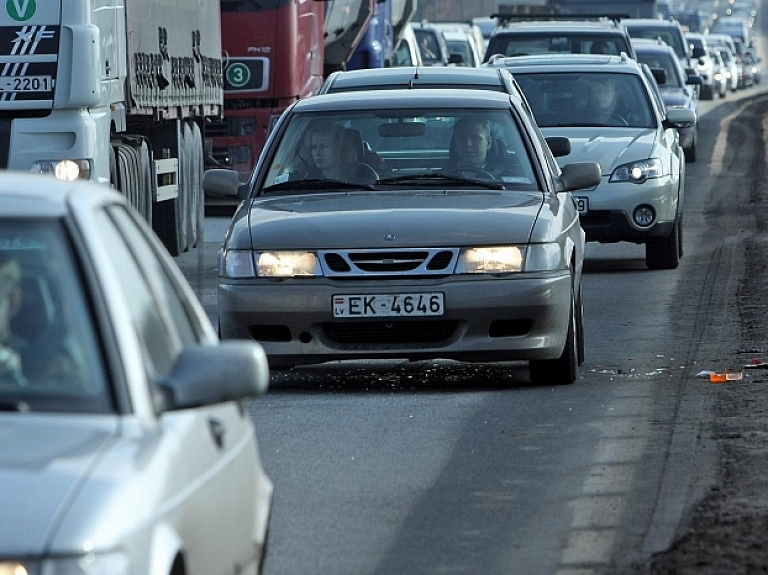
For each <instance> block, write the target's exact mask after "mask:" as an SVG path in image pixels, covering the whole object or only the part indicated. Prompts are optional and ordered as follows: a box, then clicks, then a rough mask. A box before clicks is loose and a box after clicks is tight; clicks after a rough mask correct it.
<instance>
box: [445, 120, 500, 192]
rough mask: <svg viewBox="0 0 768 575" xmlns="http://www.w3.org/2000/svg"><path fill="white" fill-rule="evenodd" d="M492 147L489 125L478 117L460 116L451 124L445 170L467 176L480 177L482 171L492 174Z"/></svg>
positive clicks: (493, 168) (493, 166)
mask: <svg viewBox="0 0 768 575" xmlns="http://www.w3.org/2000/svg"><path fill="white" fill-rule="evenodd" d="M492 147H493V136H492V135H491V125H490V123H489V122H488V121H487V120H483V119H480V118H471V117H466V118H461V119H459V120H458V121H457V122H456V123H455V124H454V126H453V139H452V144H451V150H450V152H449V157H448V165H447V166H446V171H448V172H450V173H455V174H458V175H462V174H466V175H467V176H468V177H480V176H482V175H483V172H487V173H488V174H490V175H494V171H495V170H496V169H497V166H495V165H494V162H492V161H491V158H490V151H491V148H492Z"/></svg>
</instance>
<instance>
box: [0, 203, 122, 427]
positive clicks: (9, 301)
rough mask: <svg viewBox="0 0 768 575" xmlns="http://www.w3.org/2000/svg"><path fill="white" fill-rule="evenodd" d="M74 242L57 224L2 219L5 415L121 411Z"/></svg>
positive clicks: (1, 401) (0, 361)
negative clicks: (71, 246) (104, 361)
mask: <svg viewBox="0 0 768 575" xmlns="http://www.w3.org/2000/svg"><path fill="white" fill-rule="evenodd" d="M67 238H68V236H67V234H66V233H65V230H64V229H63V226H61V225H60V224H58V223H55V222H52V221H23V222H22V221H20V220H18V219H16V220H4V219H2V218H0V410H6V411H8V410H14V411H57V412H78V413H110V412H112V411H113V410H114V408H113V401H112V396H111V393H110V390H109V388H108V386H107V381H108V380H107V378H106V376H105V374H104V368H103V365H102V361H101V357H102V356H101V353H100V351H99V349H100V348H99V345H98V343H97V338H96V334H95V330H94V325H93V323H92V320H91V318H92V316H93V313H92V311H91V308H90V305H89V302H88V299H87V297H86V295H85V294H86V292H85V290H84V289H83V284H82V283H81V281H80V278H79V277H78V275H77V273H76V270H77V269H78V264H77V263H76V262H75V261H74V255H73V253H72V252H71V251H70V250H69V249H68V248H67V246H68V240H67Z"/></svg>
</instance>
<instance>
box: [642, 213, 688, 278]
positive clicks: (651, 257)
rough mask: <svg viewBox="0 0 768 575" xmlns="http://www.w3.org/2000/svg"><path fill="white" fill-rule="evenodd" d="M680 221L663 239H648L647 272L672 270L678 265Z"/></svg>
mask: <svg viewBox="0 0 768 575" xmlns="http://www.w3.org/2000/svg"><path fill="white" fill-rule="evenodd" d="M679 236H680V219H679V218H678V219H676V220H675V225H674V226H673V227H672V232H670V234H669V235H668V236H667V237H665V238H648V242H647V243H646V244H645V265H646V266H647V267H648V269H649V270H673V269H676V268H677V266H678V265H679V264H680V238H679Z"/></svg>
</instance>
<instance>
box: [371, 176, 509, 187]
mask: <svg viewBox="0 0 768 575" xmlns="http://www.w3.org/2000/svg"><path fill="white" fill-rule="evenodd" d="M376 183H377V184H381V185H385V186H391V185H395V186H407V185H412V184H424V183H428V184H432V183H434V184H438V185H445V184H446V183H453V184H456V185H458V184H472V185H476V186H482V187H483V188H487V189H489V190H503V189H504V185H503V184H501V183H497V182H493V181H485V180H476V179H474V178H462V177H460V176H448V175H445V174H414V175H410V176H398V177H396V178H385V179H383V180H379V181H378V182H376Z"/></svg>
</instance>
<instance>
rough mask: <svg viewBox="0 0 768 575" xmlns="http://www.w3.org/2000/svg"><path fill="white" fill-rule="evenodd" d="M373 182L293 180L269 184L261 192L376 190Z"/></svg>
mask: <svg viewBox="0 0 768 575" xmlns="http://www.w3.org/2000/svg"><path fill="white" fill-rule="evenodd" d="M374 189H375V188H374V187H373V186H372V185H371V184H360V183H356V182H342V181H341V180H321V179H310V180H293V181H289V182H280V183H279V184H275V185H273V186H267V187H266V188H264V189H263V190H262V191H261V192H262V193H263V194H271V193H274V192H293V191H299V192H303V191H307V190H345V191H346V190H374Z"/></svg>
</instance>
